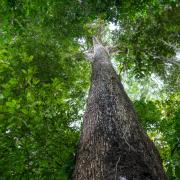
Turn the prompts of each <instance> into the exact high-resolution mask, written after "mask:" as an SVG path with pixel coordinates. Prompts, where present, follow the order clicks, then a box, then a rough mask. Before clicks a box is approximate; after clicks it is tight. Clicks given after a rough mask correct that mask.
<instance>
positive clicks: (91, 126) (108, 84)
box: [73, 43, 167, 180]
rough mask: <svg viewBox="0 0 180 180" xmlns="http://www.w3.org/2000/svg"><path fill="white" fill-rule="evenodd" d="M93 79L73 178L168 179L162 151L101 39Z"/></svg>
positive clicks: (88, 179) (97, 49) (114, 179)
mask: <svg viewBox="0 0 180 180" xmlns="http://www.w3.org/2000/svg"><path fill="white" fill-rule="evenodd" d="M91 82H92V83H91V88H90V91H89V97H88V101H87V108H86V111H85V114H84V118H83V127H82V132H81V137H80V142H79V146H78V153H77V156H76V165H75V169H74V173H73V180H166V179H167V178H166V176H165V174H164V171H163V168H162V163H161V159H160V156H159V153H158V151H157V150H156V148H155V146H154V144H153V142H152V141H151V140H150V139H149V137H148V136H147V135H146V133H145V132H144V130H143V129H142V127H141V125H140V124H139V122H138V119H137V115H136V113H135V111H134V109H133V106H132V103H131V101H130V99H129V98H128V96H127V95H126V93H125V91H124V88H123V85H122V84H121V82H120V80H119V79H118V76H117V74H116V72H115V70H114V69H113V67H112V64H111V62H110V58H109V56H108V53H107V51H106V50H105V49H104V48H103V46H102V45H100V44H98V43H97V44H95V43H94V61H93V63H92V81H91Z"/></svg>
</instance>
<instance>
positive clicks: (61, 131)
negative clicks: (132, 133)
mask: <svg viewBox="0 0 180 180" xmlns="http://www.w3.org/2000/svg"><path fill="white" fill-rule="evenodd" d="M0 5H1V8H0V179H61V180H66V179H69V177H70V176H71V173H72V169H73V166H74V156H75V153H76V146H77V143H78V139H79V133H80V126H81V122H82V115H83V112H84V106H85V103H86V97H87V92H88V87H89V84H90V74H91V71H90V64H89V62H87V61H86V60H85V58H84V56H83V53H82V52H83V51H85V50H87V49H88V48H89V47H90V46H91V44H92V42H91V38H92V35H97V36H99V37H101V38H102V39H103V40H104V43H106V44H113V45H116V46H117V48H118V49H120V50H121V51H123V53H119V54H117V55H114V56H113V58H112V59H113V64H114V66H115V68H116V70H117V72H118V74H119V77H120V78H121V79H122V83H123V84H124V86H125V89H126V91H127V93H128V95H129V96H130V98H131V100H132V101H133V103H134V106H135V109H136V111H137V113H138V115H139V119H140V121H141V124H142V125H143V127H144V129H145V130H146V131H147V133H148V135H149V136H150V138H151V139H152V140H153V141H154V143H155V144H156V146H157V148H158V149H159V151H160V153H161V157H162V160H163V165H164V168H165V171H166V173H167V175H168V177H169V179H170V180H175V179H180V109H179V105H180V102H179V98H180V94H179V88H180V87H179V83H180V82H179V74H180V71H179V70H180V69H179V68H180V41H179V40H180V4H179V2H178V0H166V1H165V0H136V1H135V0H127V1H120V0H41V1H40V0H23V1H22V0H1V3H0Z"/></svg>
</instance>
